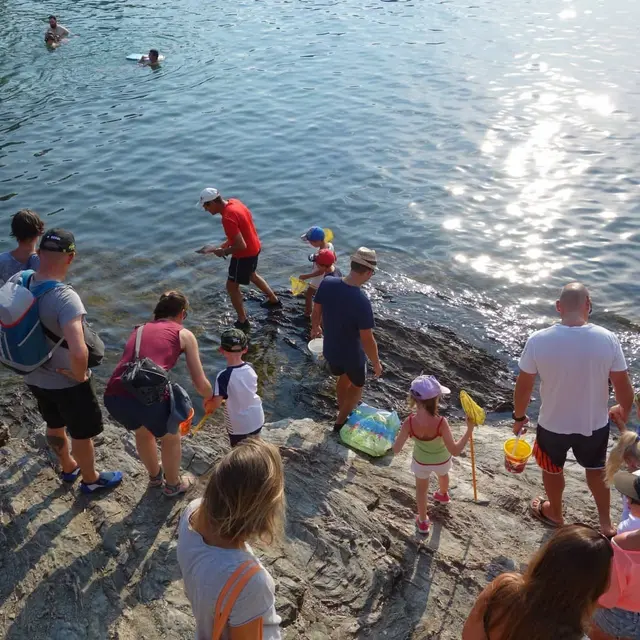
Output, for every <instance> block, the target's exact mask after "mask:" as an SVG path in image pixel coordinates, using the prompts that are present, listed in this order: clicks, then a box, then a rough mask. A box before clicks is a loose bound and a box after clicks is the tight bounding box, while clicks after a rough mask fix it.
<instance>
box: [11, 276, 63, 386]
mask: <svg viewBox="0 0 640 640" xmlns="http://www.w3.org/2000/svg"><path fill="white" fill-rule="evenodd" d="M34 273H35V272H34V271H33V270H31V269H30V270H27V271H23V272H22V273H19V274H18V275H16V276H14V277H13V278H11V279H9V280H8V281H7V282H6V283H5V284H4V285H3V286H2V287H0V363H1V364H3V365H5V366H6V367H8V368H9V369H12V370H13V371H15V372H16V373H20V374H22V375H26V374H27V373H31V372H32V371H35V370H36V369H37V368H38V367H40V366H42V365H43V364H44V363H45V362H47V361H48V360H49V359H50V358H51V356H52V354H53V352H54V351H55V350H56V348H57V347H58V346H59V345H60V344H61V343H62V339H60V341H59V342H57V343H56V344H55V345H54V346H53V347H51V346H50V343H49V342H48V341H47V336H46V333H45V328H44V326H43V324H42V323H41V322H40V313H39V310H38V300H39V298H41V297H42V296H43V295H44V294H45V293H47V292H49V291H51V290H53V289H55V288H56V287H61V286H64V285H63V284H62V283H61V282H57V281H55V280H47V281H46V282H39V283H38V284H36V285H34V286H33V287H32V288H30V287H29V284H30V282H31V278H32V277H33V274H34Z"/></svg>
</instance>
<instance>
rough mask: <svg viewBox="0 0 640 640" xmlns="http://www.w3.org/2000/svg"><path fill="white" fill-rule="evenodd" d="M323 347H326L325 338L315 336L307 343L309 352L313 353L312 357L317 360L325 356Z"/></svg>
mask: <svg viewBox="0 0 640 640" xmlns="http://www.w3.org/2000/svg"><path fill="white" fill-rule="evenodd" d="M323 348H324V340H323V339H322V338H314V339H313V340H311V342H309V344H308V345H307V349H309V353H310V354H311V357H312V358H313V359H314V360H316V361H318V360H322V358H323V355H322V349H323Z"/></svg>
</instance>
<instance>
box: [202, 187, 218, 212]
mask: <svg viewBox="0 0 640 640" xmlns="http://www.w3.org/2000/svg"><path fill="white" fill-rule="evenodd" d="M219 197H220V192H219V191H218V190H217V189H216V188H215V187H207V188H206V189H203V190H202V191H201V192H200V202H198V207H202V206H203V205H205V204H206V203H207V202H211V201H212V200H215V199H216V198H219Z"/></svg>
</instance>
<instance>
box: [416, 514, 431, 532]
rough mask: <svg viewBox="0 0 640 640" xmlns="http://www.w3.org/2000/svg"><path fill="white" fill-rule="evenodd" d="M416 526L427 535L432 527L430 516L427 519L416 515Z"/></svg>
mask: <svg viewBox="0 0 640 640" xmlns="http://www.w3.org/2000/svg"><path fill="white" fill-rule="evenodd" d="M416 527H417V528H418V531H419V532H420V533H421V534H422V535H427V533H429V529H430V527H431V522H430V521H429V518H427V519H426V520H420V517H419V516H416Z"/></svg>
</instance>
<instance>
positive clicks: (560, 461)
mask: <svg viewBox="0 0 640 640" xmlns="http://www.w3.org/2000/svg"><path fill="white" fill-rule="evenodd" d="M608 444H609V425H608V424H607V425H606V426H605V427H602V428H601V429H596V431H594V432H593V433H592V434H591V435H590V436H583V435H580V434H578V433H571V434H564V433H553V432H552V431H548V430H547V429H545V428H544V427H541V426H540V425H538V429H537V431H536V442H535V444H534V446H533V455H534V456H535V459H536V462H537V463H538V466H539V467H540V468H541V469H543V470H544V471H548V472H549V473H562V469H563V467H564V463H565V462H566V460H567V453H568V451H569V449H572V450H573V455H574V456H575V457H576V461H577V462H578V464H579V465H580V466H581V467H583V468H584V469H604V466H605V463H606V461H607V445H608Z"/></svg>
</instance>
